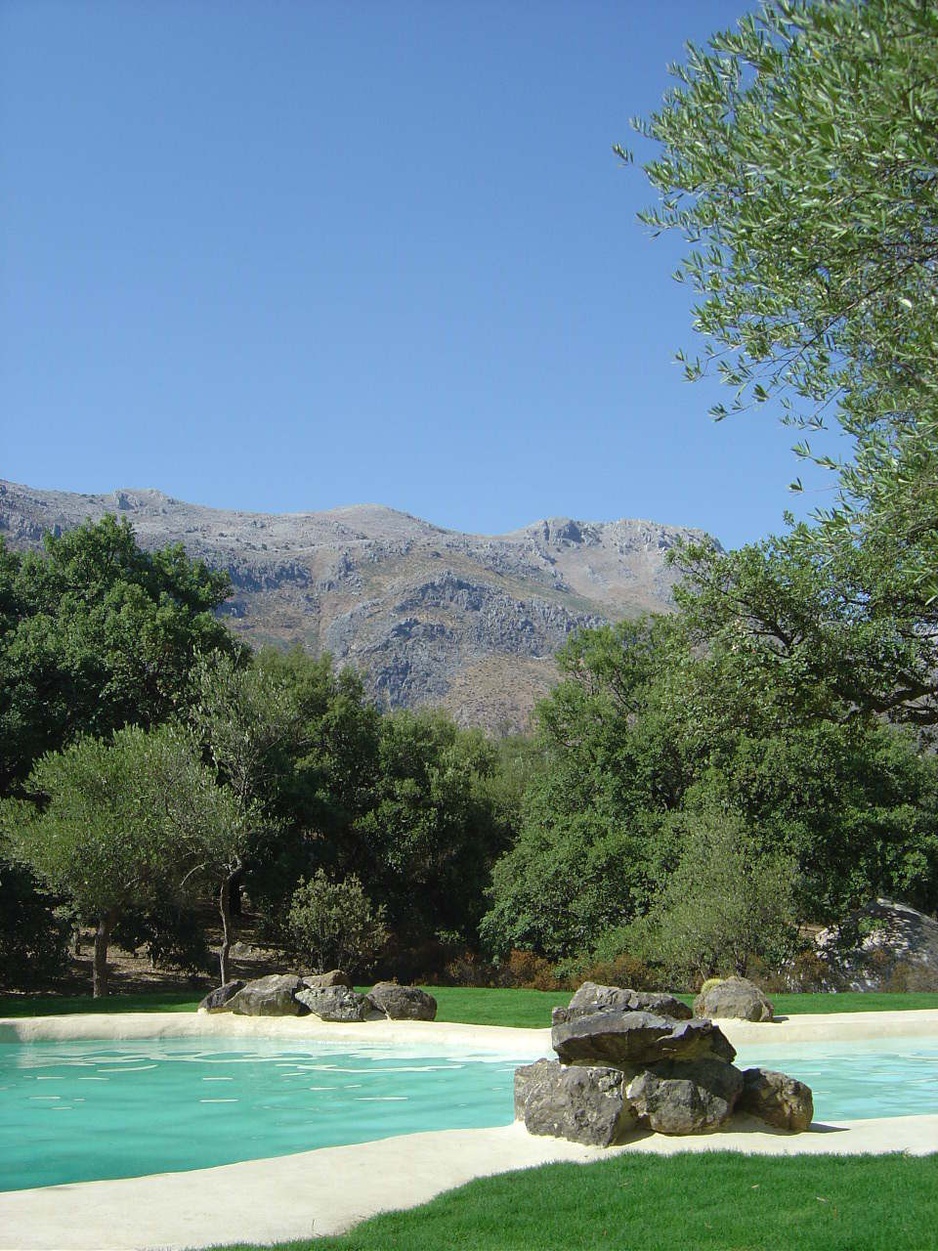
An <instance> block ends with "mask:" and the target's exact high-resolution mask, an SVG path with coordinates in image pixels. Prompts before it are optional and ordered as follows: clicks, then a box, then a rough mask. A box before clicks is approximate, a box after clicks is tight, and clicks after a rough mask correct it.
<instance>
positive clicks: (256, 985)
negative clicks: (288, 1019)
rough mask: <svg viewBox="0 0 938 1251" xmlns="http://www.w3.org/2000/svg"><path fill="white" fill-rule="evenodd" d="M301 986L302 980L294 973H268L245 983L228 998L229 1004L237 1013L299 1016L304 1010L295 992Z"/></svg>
mask: <svg viewBox="0 0 938 1251" xmlns="http://www.w3.org/2000/svg"><path fill="white" fill-rule="evenodd" d="M302 988H303V979H302V978H301V977H300V976H299V975H298V974H297V973H271V974H269V975H268V976H267V977H259V978H257V979H256V980H255V981H253V982H248V983H247V985H246V986H244V987H243V988H242V989H241V990H239V991H238V993H237V994H236V995H235V996H234V997H233V998H232V999H230V1000H229V1001H228V1007H229V1008H230V1010H231V1011H232V1012H236V1013H238V1014H239V1015H240V1016H301V1015H302V1014H303V1013H305V1012H306V1011H307V1009H306V1007H305V1006H304V1005H303V1004H300V1003H297V1001H296V999H295V995H296V992H297V991H298V990H302Z"/></svg>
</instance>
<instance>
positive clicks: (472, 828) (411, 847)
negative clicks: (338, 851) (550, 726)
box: [344, 711, 508, 943]
mask: <svg viewBox="0 0 938 1251" xmlns="http://www.w3.org/2000/svg"><path fill="white" fill-rule="evenodd" d="M495 762H496V750H495V748H494V746H493V744H491V743H490V742H488V740H486V739H485V737H484V736H483V735H482V734H481V733H480V732H479V731H467V730H461V729H459V727H458V726H457V725H456V724H455V722H453V721H452V719H451V718H449V717H448V716H447V715H445V714H444V713H441V712H427V711H420V712H408V711H403V712H396V713H393V714H389V715H386V716H384V717H383V718H382V720H381V723H380V735H379V739H378V755H377V762H376V773H375V777H374V782H373V786H372V793H371V796H370V800H369V802H368V806H367V808H366V810H365V811H364V812H363V813H362V814H361V815H360V816H359V817H358V818H357V819H356V820H355V822H354V826H353V829H352V835H353V838H354V840H355V843H354V847H355V855H356V859H355V862H353V863H349V864H347V865H346V866H344V867H345V871H346V872H348V871H355V872H358V873H359V874H360V876H361V878H362V880H363V881H364V882H365V883H366V885H367V886H368V889H369V890H370V891H371V892H372V893H373V895H374V897H375V898H376V899H378V900H380V902H381V903H383V904H384V905H385V906H386V908H387V912H388V918H389V921H390V923H391V924H392V925H393V926H394V928H395V930H396V931H397V933H398V936H399V937H403V938H405V939H410V940H411V941H421V940H423V939H424V938H427V937H430V936H432V935H433V934H435V933H440V932H442V931H445V932H446V933H447V934H451V935H452V934H459V936H460V938H461V939H462V941H464V942H470V943H474V941H475V938H476V926H477V924H478V921H479V918H480V916H481V914H482V912H483V910H484V889H485V886H486V884H487V881H488V876H489V872H490V869H491V865H492V863H493V861H494V860H495V858H496V856H497V855H498V854H499V853H500V852H501V851H502V850H503V849H504V847H505V846H506V845H507V842H508V831H507V829H506V827H505V825H504V824H503V822H502V820H501V819H500V817H499V810H498V808H497V805H496V802H495V799H494V796H493V795H492V794H491V793H490V791H489V790H488V782H489V780H490V779H491V778H492V775H493V773H494V770H495Z"/></svg>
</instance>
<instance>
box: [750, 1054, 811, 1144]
mask: <svg viewBox="0 0 938 1251" xmlns="http://www.w3.org/2000/svg"><path fill="white" fill-rule="evenodd" d="M738 1111H740V1112H748V1113H749V1114H750V1116H756V1117H758V1118H759V1120H760V1121H765V1122H766V1124H768V1125H772V1126H774V1127H775V1128H776V1129H788V1130H792V1131H794V1132H795V1133H799V1132H801V1131H802V1130H805V1129H807V1128H808V1126H809V1125H810V1124H811V1121H812V1120H813V1118H814V1096H813V1095H812V1093H811V1087H810V1086H806V1085H805V1084H804V1082H799V1081H798V1080H797V1079H796V1078H794V1077H788V1076H787V1075H786V1074H785V1073H776V1072H775V1070H774V1069H746V1070H745V1071H744V1072H743V1090H742V1094H741V1095H740V1097H739V1104H738Z"/></svg>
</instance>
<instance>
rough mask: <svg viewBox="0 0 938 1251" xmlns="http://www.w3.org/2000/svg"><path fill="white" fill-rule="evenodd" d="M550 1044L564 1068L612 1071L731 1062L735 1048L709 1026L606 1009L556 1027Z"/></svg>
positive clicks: (651, 1014)
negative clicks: (663, 1063) (663, 1064)
mask: <svg viewBox="0 0 938 1251" xmlns="http://www.w3.org/2000/svg"><path fill="white" fill-rule="evenodd" d="M551 1044H552V1046H553V1048H554V1050H555V1051H556V1052H557V1055H558V1056H559V1057H560V1059H561V1061H562V1063H564V1064H600V1065H612V1066H613V1067H615V1068H627V1069H628V1068H634V1066H635V1065H642V1066H648V1065H652V1064H656V1063H658V1062H659V1061H662V1060H697V1059H701V1058H703V1057H705V1056H708V1057H711V1056H712V1057H715V1058H717V1059H719V1060H727V1061H732V1060H734V1059H735V1058H736V1051H735V1048H734V1047H733V1046H732V1045H731V1044H730V1042H729V1040H728V1039H727V1038H726V1036H725V1035H724V1034H723V1033H722V1031H721V1030H720V1028H719V1027H718V1026H716V1025H714V1024H713V1022H712V1021H706V1020H698V1019H696V1018H693V1019H691V1020H689V1021H674V1020H671V1019H669V1018H668V1017H664V1016H657V1015H656V1014H655V1013H651V1012H622V1011H620V1010H619V1009H617V1008H606V1009H603V1010H601V1011H599V1012H592V1013H589V1014H587V1015H586V1016H580V1017H575V1018H574V1019H573V1020H572V1021H565V1022H563V1023H561V1024H559V1025H555V1026H554V1027H553V1029H552V1031H551Z"/></svg>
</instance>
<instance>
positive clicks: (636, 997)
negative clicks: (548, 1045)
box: [553, 982, 694, 1025]
mask: <svg viewBox="0 0 938 1251" xmlns="http://www.w3.org/2000/svg"><path fill="white" fill-rule="evenodd" d="M607 1008H618V1009H620V1010H621V1011H623V1012H653V1013H654V1014H655V1015H656V1016H668V1017H671V1018H672V1019H673V1020H675V1021H688V1020H690V1018H691V1017H692V1016H693V1015H694V1014H693V1013H692V1012H691V1010H690V1008H689V1007H688V1006H687V1004H686V1003H682V1002H681V1001H680V999H675V998H674V996H673V995H667V994H664V993H662V992H660V991H650V990H630V989H626V988H622V987H619V986H599V985H597V984H596V983H595V982H584V983H583V985H582V986H581V987H580V988H579V990H578V991H577V992H576V993H575V994H574V996H573V998H572V999H571V1000H570V1003H569V1005H568V1007H566V1008H554V1011H553V1024H554V1025H564V1024H566V1022H567V1021H573V1020H575V1019H576V1018H577V1017H579V1016H588V1015H589V1014H590V1013H592V1012H601V1011H605V1010H606V1009H607Z"/></svg>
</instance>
